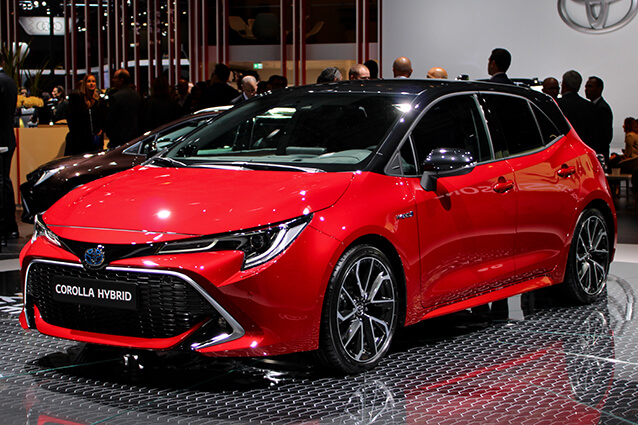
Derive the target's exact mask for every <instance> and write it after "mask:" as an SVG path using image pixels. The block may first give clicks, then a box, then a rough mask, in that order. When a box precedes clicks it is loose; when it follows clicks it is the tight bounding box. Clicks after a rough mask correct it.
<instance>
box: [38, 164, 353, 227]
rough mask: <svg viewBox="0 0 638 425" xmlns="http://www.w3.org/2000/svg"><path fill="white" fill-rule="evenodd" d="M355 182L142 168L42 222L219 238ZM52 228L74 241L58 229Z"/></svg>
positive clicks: (70, 197)
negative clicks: (218, 236) (217, 236)
mask: <svg viewBox="0 0 638 425" xmlns="http://www.w3.org/2000/svg"><path fill="white" fill-rule="evenodd" d="M352 178H353V173H304V172H287V171H254V170H220V169H207V168H157V167H150V166H140V167H136V168H134V169H132V170H128V171H124V172H122V173H119V174H115V175H113V176H109V177H106V178H103V179H100V180H96V181H95V182H92V183H89V184H86V185H84V186H82V187H80V188H78V189H76V190H74V191H72V192H70V193H69V194H67V195H66V196H64V197H63V198H62V199H60V201H58V202H57V203H56V204H54V205H53V206H52V207H51V208H50V209H49V210H48V211H47V212H46V213H45V215H44V220H45V222H46V223H47V224H48V225H49V226H56V227H57V226H62V227H67V226H71V227H73V228H76V229H78V228H83V229H87V230H89V229H114V230H115V229H117V230H126V231H133V232H145V233H152V232H156V233H163V234H166V233H171V234H176V235H207V234H216V233H224V232H230V231H236V230H242V229H248V228H254V227H258V226H263V225H267V224H271V223H277V222H280V221H283V220H288V219H290V218H294V217H299V216H302V215H306V214H310V213H313V212H315V211H319V210H322V209H325V208H328V207H330V206H331V205H333V204H334V203H335V202H336V201H337V200H338V199H339V197H341V195H342V194H343V193H344V192H345V190H346V189H347V187H348V185H349V184H350V181H351V180H352ZM55 231H56V233H59V231H62V232H63V233H66V235H65V234H60V233H59V234H60V236H62V237H70V236H71V235H70V234H69V233H68V232H65V231H64V229H63V228H60V227H58V229H57V230H55ZM74 233H76V232H74Z"/></svg>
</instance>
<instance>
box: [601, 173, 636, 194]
mask: <svg viewBox="0 0 638 425" xmlns="http://www.w3.org/2000/svg"><path fill="white" fill-rule="evenodd" d="M605 176H606V177H607V181H608V182H609V185H610V186H615V185H616V184H618V185H619V188H618V189H619V190H618V196H619V197H620V196H622V184H623V182H625V189H626V190H625V196H626V197H627V199H629V182H631V174H605ZM612 183H613V184H612ZM612 193H613V190H612Z"/></svg>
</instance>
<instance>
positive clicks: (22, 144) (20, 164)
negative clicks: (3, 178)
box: [11, 124, 69, 205]
mask: <svg viewBox="0 0 638 425" xmlns="http://www.w3.org/2000/svg"><path fill="white" fill-rule="evenodd" d="M15 132H16V143H17V145H18V147H17V148H16V150H15V152H14V154H13V161H12V162H11V181H12V182H13V191H14V194H15V199H16V205H19V204H20V203H21V200H20V191H19V189H18V188H19V187H20V184H21V183H22V182H24V181H26V175H27V174H29V173H30V172H31V171H33V170H35V169H36V168H38V167H39V166H40V165H42V164H44V163H46V162H49V161H51V160H52V159H55V158H59V157H61V156H62V155H64V147H65V137H66V134H67V133H68V132H69V128H68V127H67V125H66V124H63V125H45V126H40V127H33V128H16V129H15Z"/></svg>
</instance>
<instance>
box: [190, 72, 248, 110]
mask: <svg viewBox="0 0 638 425" xmlns="http://www.w3.org/2000/svg"><path fill="white" fill-rule="evenodd" d="M229 79H230V68H229V67H227V66H226V65H224V64H223V63H218V64H217V65H215V70H214V71H213V74H212V75H211V76H210V82H209V84H208V86H206V89H205V90H204V93H202V96H201V97H200V98H199V108H200V109H203V108H210V107H213V106H224V105H230V104H231V102H232V100H233V99H235V98H236V97H237V96H239V94H240V93H239V92H238V91H237V90H235V89H234V88H232V87H231V86H229V85H228V80H229Z"/></svg>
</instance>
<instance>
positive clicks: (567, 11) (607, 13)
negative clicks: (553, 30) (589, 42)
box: [558, 0, 638, 34]
mask: <svg viewBox="0 0 638 425" xmlns="http://www.w3.org/2000/svg"><path fill="white" fill-rule="evenodd" d="M637 12H638V0H558V13H559V14H560V17H561V19H562V20H563V21H564V22H565V23H566V24H567V25H569V26H570V27H571V28H573V29H575V30H577V31H581V32H584V33H589V34H602V33H607V32H611V31H615V30H617V29H620V28H622V27H624V26H625V25H627V24H628V23H629V22H631V20H632V19H634V17H635V16H636V13H637Z"/></svg>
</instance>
